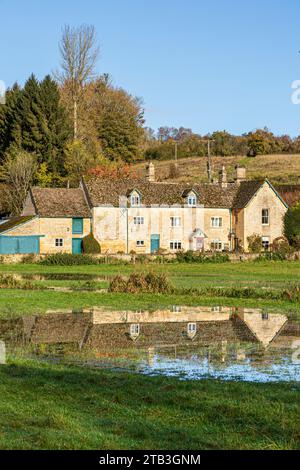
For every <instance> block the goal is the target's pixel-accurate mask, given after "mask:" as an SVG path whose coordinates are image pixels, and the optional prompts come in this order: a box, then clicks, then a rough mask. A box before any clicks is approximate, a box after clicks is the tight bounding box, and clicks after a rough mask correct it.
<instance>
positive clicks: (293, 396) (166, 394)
mask: <svg viewBox="0 0 300 470" xmlns="http://www.w3.org/2000/svg"><path fill="white" fill-rule="evenodd" d="M299 392H300V386H299V384H250V383H227V382H219V381H211V380H203V381H198V382H196V381H180V380H176V379H169V378H164V377H155V378H150V377H146V376H139V375H136V374H127V373H123V372H118V373H116V372H110V371H96V370H91V369H82V368H74V367H68V368H66V367H63V366H59V365H49V364H43V363H36V362H33V361H32V362H30V361H26V362H24V361H17V362H13V363H11V364H9V365H7V366H1V367H0V394H1V401H0V415H1V421H0V448H1V449H12V448H13V449H299V448H300V424H299V419H298V416H299V408H300V393H299Z"/></svg>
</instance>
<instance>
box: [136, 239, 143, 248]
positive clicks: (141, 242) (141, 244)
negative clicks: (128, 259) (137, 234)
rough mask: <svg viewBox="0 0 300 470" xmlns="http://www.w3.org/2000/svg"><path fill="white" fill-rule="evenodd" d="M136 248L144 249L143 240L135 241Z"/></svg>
mask: <svg viewBox="0 0 300 470" xmlns="http://www.w3.org/2000/svg"><path fill="white" fill-rule="evenodd" d="M136 246H138V247H139V248H144V246H145V241H144V240H137V241H136Z"/></svg>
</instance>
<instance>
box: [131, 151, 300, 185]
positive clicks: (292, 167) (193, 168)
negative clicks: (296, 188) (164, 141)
mask: <svg viewBox="0 0 300 470" xmlns="http://www.w3.org/2000/svg"><path fill="white" fill-rule="evenodd" d="M171 163H174V160H161V161H158V160H157V161H154V164H155V167H156V175H157V178H158V179H159V180H171V181H187V182H188V181H195V180H197V181H206V180H207V173H206V163H207V159H206V157H195V158H181V159H179V160H178V175H177V176H176V177H175V178H174V177H170V164H171ZM212 165H213V176H214V178H218V171H219V169H220V168H221V166H222V165H225V166H226V169H227V173H228V180H229V181H230V180H233V178H234V167H235V165H241V166H245V167H246V169H247V178H249V179H256V178H264V177H267V178H269V179H270V180H271V181H272V182H273V183H276V184H300V154H292V155H258V156H256V157H244V156H237V157H236V156H235V157H215V156H212ZM133 171H134V172H135V173H136V174H137V176H143V175H144V173H145V162H143V163H138V164H136V165H134V167H133Z"/></svg>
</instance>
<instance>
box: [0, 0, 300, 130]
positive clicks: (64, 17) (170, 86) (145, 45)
mask: <svg viewBox="0 0 300 470" xmlns="http://www.w3.org/2000/svg"><path fill="white" fill-rule="evenodd" d="M0 7H1V12H0V17H1V27H0V41H1V42H0V44H1V62H0V65H1V66H0V80H4V81H5V82H6V84H7V85H8V86H9V85H11V84H12V83H14V82H15V81H18V82H20V83H24V80H25V79H26V78H27V77H28V76H29V75H30V74H31V73H32V72H34V73H35V74H36V75H37V77H38V78H42V77H43V76H44V75H45V74H47V73H49V72H51V71H53V70H54V69H55V68H57V66H58V64H59V53H58V42H59V38H60V33H61V27H62V25H64V24H70V25H78V24H80V23H89V24H94V25H95V27H96V29H97V34H98V39H99V43H100V47H101V57H100V60H99V62H98V64H97V71H98V72H99V73H104V72H109V73H110V74H111V75H112V77H113V79H114V83H115V84H116V85H119V86H122V87H124V88H125V89H126V90H128V91H129V92H131V93H132V94H135V95H137V96H140V97H142V98H143V99H144V104H145V108H146V119H147V125H148V126H151V127H153V128H157V127H158V126H160V125H169V126H176V127H178V126H180V125H182V126H185V127H191V128H192V129H193V130H194V131H195V132H199V133H202V134H203V133H207V132H212V131H214V130H218V129H226V130H228V131H230V132H232V133H236V134H239V133H243V132H246V131H249V130H252V129H255V128H257V127H262V126H267V127H269V128H270V129H271V130H273V132H275V133H289V134H291V135H298V134H300V105H298V106H297V105H293V104H292V102H291V93H292V89H291V83H292V82H293V81H294V80H297V79H300V53H299V50H300V29H299V18H300V2H299V1H298V0H286V1H285V2H284V1H283V0H272V1H271V0H260V1H258V0H251V1H250V0H243V1H241V0H239V1H237V0H210V1H209V2H208V1H202V0H184V1H179V0H160V1H158V0H85V1H78V0H72V1H71V0H60V1H57V0H51V1H50V0H49V1H48V0H45V1H38V0H26V1H23V0H0Z"/></svg>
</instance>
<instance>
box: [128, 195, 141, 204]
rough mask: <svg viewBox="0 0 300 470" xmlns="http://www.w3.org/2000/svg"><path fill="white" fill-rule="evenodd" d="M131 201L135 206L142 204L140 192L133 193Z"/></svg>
mask: <svg viewBox="0 0 300 470" xmlns="http://www.w3.org/2000/svg"><path fill="white" fill-rule="evenodd" d="M130 203H131V205H132V206H133V207H136V206H140V205H141V197H140V195H139V194H132V195H131V197H130Z"/></svg>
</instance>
